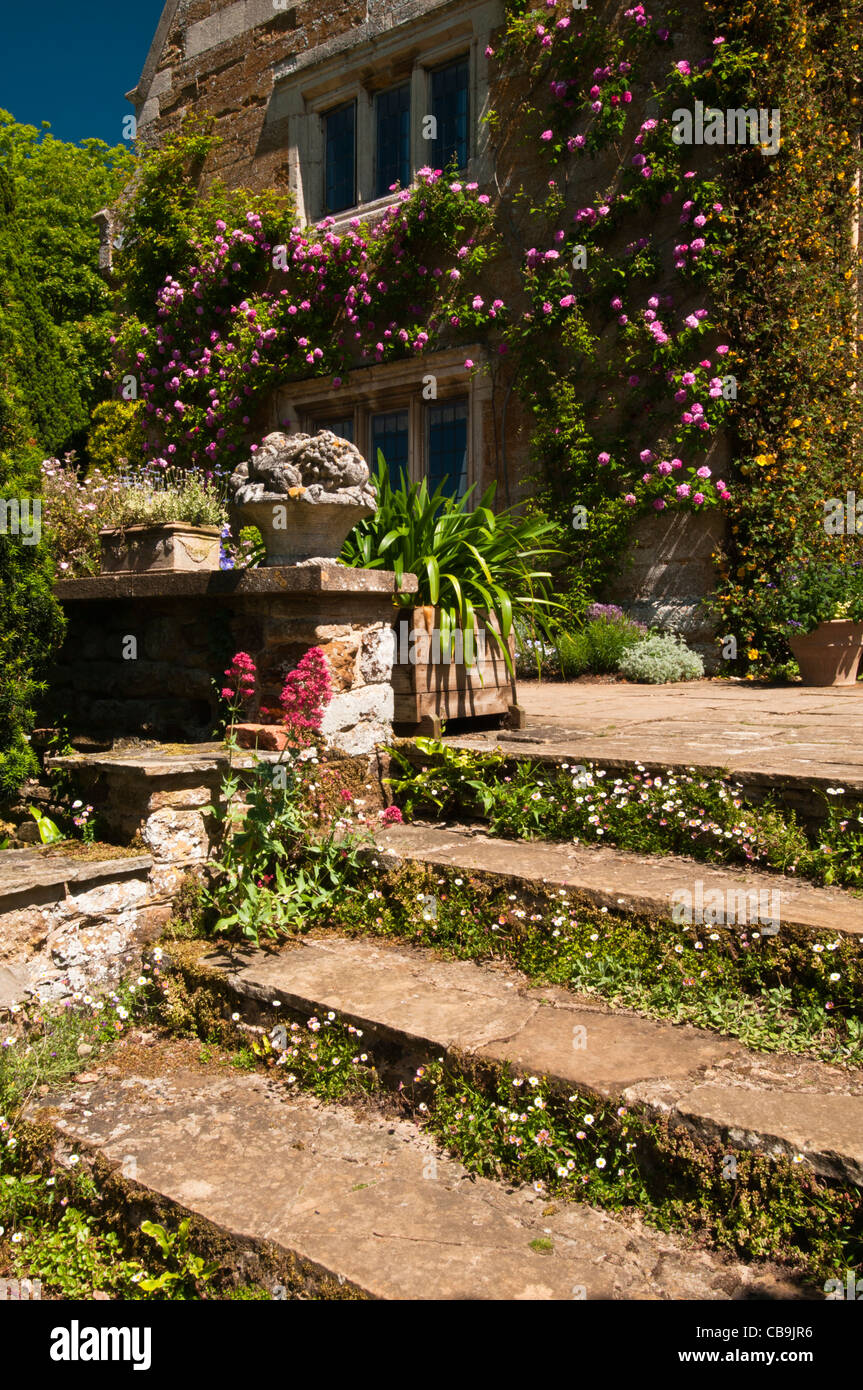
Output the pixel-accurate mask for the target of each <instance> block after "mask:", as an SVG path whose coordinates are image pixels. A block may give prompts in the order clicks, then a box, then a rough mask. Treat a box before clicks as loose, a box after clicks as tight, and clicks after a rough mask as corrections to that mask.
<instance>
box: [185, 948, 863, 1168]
mask: <svg viewBox="0 0 863 1390" xmlns="http://www.w3.org/2000/svg"><path fill="white" fill-rule="evenodd" d="M198 964H199V966H200V968H201V969H202V970H203V971H204V972H205V975H204V978H205V979H206V972H209V974H210V981H211V985H212V986H213V988H214V990H215V992H216V993H217V994H218V995H221V996H222V998H224V996H225V991H226V990H227V993H228V995H229V996H230V997H231V998H232V1000H233V1001H234V1002H233V1004H232V1005H231V1006H229V1007H234V1008H235V1009H236V1010H237V1011H239V1012H240V1013H241V1015H242V1016H244V1017H245V1018H246V1019H247V1020H249V1021H251V1022H253V1023H255V1024H263V1025H264V1026H265V1027H267V1028H272V1027H273V1025H274V1024H276V1023H277V1022H278V1021H279V1019H280V1018H282V1017H283V1016H284V1014H285V1011H291V1010H293V1011H295V1012H296V1013H297V1014H299V1015H301V1016H305V1017H308V1016H310V1015H313V1014H316V1015H319V1016H320V1015H322V1014H324V1013H326V1012H328V1011H330V1010H331V1011H333V1012H335V1013H336V1014H337V1015H338V1016H339V1017H340V1018H342V1019H344V1020H346V1021H347V1022H350V1023H353V1024H354V1025H356V1026H359V1027H361V1028H362V1029H363V1032H364V1034H368V1036H369V1039H370V1040H373V1039H382V1040H383V1041H384V1042H385V1043H389V1044H395V1045H396V1046H397V1048H399V1049H401V1050H402V1051H403V1052H404V1053H406V1054H408V1055H409V1056H411V1057H414V1056H416V1055H422V1056H423V1057H440V1056H448V1057H449V1058H450V1060H451V1062H452V1064H453V1065H454V1066H456V1067H458V1065H459V1061H458V1059H459V1055H460V1054H467V1055H468V1056H469V1057H472V1058H479V1059H485V1060H488V1061H491V1062H493V1063H508V1064H510V1065H511V1066H512V1067H513V1068H514V1069H515V1070H516V1071H517V1072H519V1073H521V1074H523V1075H532V1074H535V1075H537V1076H547V1077H548V1078H549V1080H550V1081H551V1082H552V1084H553V1085H555V1086H556V1087H558V1088H560V1089H562V1090H564V1091H574V1090H578V1091H580V1092H582V1093H585V1092H586V1093H590V1094H592V1095H596V1096H599V1097H602V1098H606V1099H612V1100H614V1101H615V1102H616V1103H618V1104H625V1105H627V1106H628V1107H631V1108H638V1109H639V1110H641V1111H642V1112H644V1113H646V1114H648V1115H652V1116H664V1117H667V1118H668V1120H669V1121H670V1122H671V1123H672V1124H673V1125H675V1126H682V1127H684V1128H685V1129H686V1130H687V1131H689V1132H690V1133H691V1134H692V1135H694V1136H695V1137H696V1138H697V1139H698V1140H699V1141H702V1142H705V1143H709V1142H711V1141H713V1140H717V1139H718V1140H719V1141H720V1143H722V1144H723V1145H726V1146H730V1147H732V1148H736V1149H748V1150H753V1151H755V1152H757V1153H760V1154H762V1155H765V1156H767V1157H771V1158H777V1157H782V1156H785V1157H791V1158H794V1157H796V1156H798V1155H802V1161H803V1162H804V1163H805V1165H807V1166H808V1167H809V1168H811V1169H812V1170H813V1171H814V1172H815V1173H817V1174H818V1175H819V1176H820V1177H822V1178H826V1179H830V1180H833V1181H837V1182H841V1183H844V1184H853V1185H863V1072H857V1071H850V1070H846V1069H844V1068H839V1067H831V1066H828V1065H826V1064H824V1063H822V1062H818V1061H815V1060H812V1059H809V1058H804V1057H798V1056H790V1055H784V1054H765V1053H756V1052H751V1051H749V1050H748V1049H747V1048H745V1047H743V1046H742V1045H741V1044H740V1043H738V1042H736V1041H735V1040H734V1039H731V1038H727V1037H723V1036H721V1035H719V1034H717V1033H712V1032H709V1031H707V1030H704V1029H698V1028H694V1027H691V1026H689V1025H675V1024H670V1023H665V1022H658V1021H656V1020H653V1019H647V1018H642V1017H640V1016H638V1015H635V1014H632V1013H628V1012H622V1011H615V1010H612V1009H610V1008H607V1007H604V1006H603V1005H602V1004H601V1003H598V1002H597V1001H596V1000H593V999H585V998H580V997H578V996H577V995H574V994H571V993H570V992H569V991H567V990H564V989H560V988H556V987H537V986H534V985H531V984H530V983H529V982H528V981H527V980H526V979H525V978H524V977H523V976H521V975H520V974H518V973H517V972H516V971H513V970H509V969H504V968H495V967H491V966H488V965H475V964H473V963H472V962H465V961H450V960H442V959H440V958H438V957H437V956H436V955H435V954H434V953H433V952H431V951H428V950H424V949H421V948H418V947H404V946H396V945H393V944H391V943H389V942H379V941H370V940H367V939H364V938H360V939H346V938H343V937H339V936H336V935H335V934H333V933H327V932H321V933H314V934H312V935H311V936H309V937H305V938H303V939H302V941H301V942H299V943H297V944H292V945H291V946H289V947H287V948H284V949H282V950H279V951H254V952H250V953H235V954H227V955H226V954H220V953H216V954H207V953H206V951H205V952H204V953H203V954H202V957H201V959H200V961H199V962H198ZM181 968H182V967H181ZM194 979H195V982H196V984H199V983H200V982H201V977H200V975H199V973H198V971H197V969H196V970H195V972H194ZM276 1000H278V1001H279V1003H280V1006H281V1007H280V1008H279V1009H275V1008H273V1007H272V1005H273V1001H276ZM371 1046H372V1048H373V1047H374V1043H373V1041H372V1042H371Z"/></svg>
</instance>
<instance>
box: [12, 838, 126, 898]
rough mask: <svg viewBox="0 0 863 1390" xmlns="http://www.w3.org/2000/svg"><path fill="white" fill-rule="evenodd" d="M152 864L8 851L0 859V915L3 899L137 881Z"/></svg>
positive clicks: (32, 851)
mask: <svg viewBox="0 0 863 1390" xmlns="http://www.w3.org/2000/svg"><path fill="white" fill-rule="evenodd" d="M152 864H153V860H152V857H151V856H150V855H149V854H135V855H119V854H118V855H117V856H116V857H114V858H110V859H99V860H92V859H91V860H88V859H78V858H76V857H73V856H71V855H59V854H58V855H56V856H55V855H46V854H45V853H43V852H40V851H39V850H38V849H10V850H4V852H3V854H2V855H0V912H2V911H5V910H7V909H6V908H4V906H3V900H4V899H6V898H18V897H20V896H21V894H23V893H29V892H31V891H32V890H34V889H37V888H54V887H56V888H59V889H60V890H61V893H60V896H61V897H62V896H63V892H62V889H63V885H64V884H71V883H74V884H75V885H76V886H78V887H82V886H83V885H84V884H96V883H104V882H105V881H106V880H109V881H110V880H114V879H120V878H129V877H133V878H134V877H137V876H138V875H140V874H142V873H144V874H145V873H147V872H148V871H149V869H150V868H151V867H152Z"/></svg>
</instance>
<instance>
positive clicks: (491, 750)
mask: <svg viewBox="0 0 863 1390" xmlns="http://www.w3.org/2000/svg"><path fill="white" fill-rule="evenodd" d="M560 734H561V739H562V738H563V737H564V736H566V734H567V731H566V730H560ZM569 737H570V739H571V742H572V743H573V744H574V743H576V741H577V740H578V738H579V737H583V738H584V739H585V740H587V739H589V738H593V737H594V736H593V735H592V734H591V735H587V734H584V735H580V734H579V732H578V731H577V730H574V731H573V732H572V733H571V735H569ZM611 741H612V736H609V742H611ZM393 742H394V744H395V746H397V747H398V749H399V751H400V752H401V753H403V754H405V755H406V756H408V757H409V758H411V759H412V760H413V761H415V762H416V764H417V765H418V766H419V765H421V764H423V763H425V764H428V763H429V762H430V761H431V759H432V758H433V757H434V756H435V755H434V754H429V753H423V752H421V750H420V749H418V748H417V747H416V740H415V739H414V738H404V739H396V740H394V741H393ZM443 742H444V746H445V747H446V748H452V749H457V750H458V751H460V752H463V753H475V754H476V755H477V756H483V755H485V756H492V757H501V758H502V759H503V760H504V762H513V763H516V762H536V763H540V764H542V765H543V766H545V767H549V768H552V767H560V765H561V764H562V763H568V764H570V765H572V764H575V765H576V766H578V765H580V764H581V765H585V766H586V765H588V764H590V763H592V764H593V765H594V766H599V767H603V768H606V769H607V770H608V771H611V772H614V773H616V774H622V773H628V772H631V771H633V770H635V769H638V768H643V769H644V770H645V771H646V772H647V773H648V774H649V775H650V776H653V775H655V774H656V773H659V774H662V773H664V772H671V773H674V774H675V776H679V775H682V774H684V773H687V772H695V773H697V774H699V775H700V776H703V777H709V778H711V779H715V780H718V779H722V780H728V781H730V782H738V783H740V785H741V786H742V787H743V794H744V798H746V797H747V795H748V794H754V795H753V797H752V799H753V801H754V802H756V803H757V802H759V801H761V800H763V799H764V798H765V797H766V796H767V795H768V794H769V793H770V792H771V791H772V792H776V793H777V794H780V795H781V794H782V793H785V792H787V793H789V794H790V796H791V797H793V796H794V795H795V794H796V795H798V796H802V797H807V796H811V795H812V794H813V793H816V794H817V793H820V792H822V791H826V788H827V787H829V786H835V785H836V780H835V778H836V774H834V775H833V776H832V777H828V776H820V775H819V774H818V773H814V772H813V773H811V774H803V773H797V772H768V771H765V770H764V769H763V768H734V769H729V768H728V767H727V766H726V765H725V764H724V763H722V762H719V761H717V762H713V761H709V762H706V761H703V760H699V761H696V762H685V761H683V760H682V759H677V758H670V759H664V760H661V761H657V759H656V758H651V757H649V756H647V757H643V758H642V757H638V758H636V757H627V756H620V755H618V754H614V753H611V752H609V753H597V752H591V753H584V754H580V753H578V751H577V750H575V749H573V748H570V749H569V750H568V751H566V752H564V751H563V750H559V751H557V752H555V751H554V750H553V749H551V748H548V747H546V746H545V745H544V744H543V743H536V744H531V743H530V742H529V741H528V740H527V739H525V738H524V737H519V739H518V742H517V743H516V741H515V740H512V742H510V741H509V740H505V741H504V742H502V743H498V744H491V743H482V744H479V743H476V742H475V741H473V739H472V738H471V736H469V735H465V736H459V735H457V734H454V735H452V736H450V737H448V738H445V739H444V740H443ZM519 745H521V746H519ZM386 775H387V776H391V775H392V772H391V771H390V772H388V773H387V774H386ZM842 786H843V788H844V790H845V791H846V793H847V794H848V795H849V796H851V797H853V798H854V799H855V800H863V779H861V778H859V777H853V776H848V777H847V778H844V779H843V780H842Z"/></svg>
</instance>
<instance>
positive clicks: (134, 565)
mask: <svg viewBox="0 0 863 1390" xmlns="http://www.w3.org/2000/svg"><path fill="white" fill-rule="evenodd" d="M99 540H100V542H101V546H102V554H101V559H100V565H99V567H100V570H101V572H102V574H148V573H154V572H155V573H159V572H164V571H165V570H169V571H176V570H180V571H184V572H188V571H190V570H192V571H194V570H217V569H218V568H219V558H220V553H221V549H220V531H219V528H218V526H187V525H186V524H185V523H184V522H179V521H168V522H164V523H163V524H162V525H160V526H127V527H126V528H125V530H122V531H119V530H118V531H100V532H99Z"/></svg>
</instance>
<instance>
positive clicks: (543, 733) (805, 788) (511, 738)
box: [399, 723, 863, 823]
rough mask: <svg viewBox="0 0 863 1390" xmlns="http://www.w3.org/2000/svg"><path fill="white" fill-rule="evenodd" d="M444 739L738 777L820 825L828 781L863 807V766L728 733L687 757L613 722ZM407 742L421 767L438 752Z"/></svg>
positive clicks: (516, 754)
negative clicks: (761, 745) (771, 751)
mask: <svg viewBox="0 0 863 1390" xmlns="http://www.w3.org/2000/svg"><path fill="white" fill-rule="evenodd" d="M444 741H445V744H446V746H447V747H448V748H454V749H462V750H463V751H466V752H471V753H477V754H486V755H487V754H497V755H499V756H502V757H504V758H505V759H506V760H507V761H508V762H512V763H517V762H532V763H539V764H541V765H542V766H543V767H546V768H549V769H551V768H560V767H562V766H563V765H564V764H566V765H568V766H570V767H571V766H573V765H576V766H579V765H583V766H586V767H589V766H591V765H593V766H595V767H601V768H604V769H605V770H606V772H607V773H608V774H609V776H610V777H624V778H629V777H632V776H633V775H634V774H635V772H636V771H646V772H647V774H648V775H649V776H651V777H652V776H656V775H664V774H667V773H673V774H674V775H675V776H683V775H685V774H686V773H690V774H691V773H693V772H694V773H697V774H698V775H699V776H702V777H705V778H710V779H716V778H727V777H730V778H731V779H732V780H733V781H735V782H737V783H739V784H740V786H741V788H742V795H743V799H744V801H746V802H748V803H750V804H751V805H756V806H757V805H760V804H761V803H762V802H764V801H766V800H767V799H768V798H772V799H774V800H775V801H776V802H777V803H778V804H779V805H780V806H782V807H783V808H784V809H785V810H786V811H793V812H795V813H796V814H797V816H798V817H799V818H800V820H801V821H803V822H804V823H817V822H818V821H819V820H822V819H823V818H824V813H825V805H826V797H827V788H828V787H836V786H840V787H842V789H843V791H844V793H845V799H846V801H849V802H851V803H854V804H856V805H857V806H858V807H859V805H861V804H863V774H861V771H860V769H859V768H857V767H856V766H849V765H848V763H847V762H843V761H841V760H840V758H839V757H838V756H836V755H835V754H834V756H833V757H832V758H831V759H829V760H821V761H819V760H818V759H817V757H816V756H815V755H817V753H818V751H819V750H818V748H817V747H813V748H808V749H800V750H799V752H798V756H796V757H792V756H791V755H790V754H789V752H788V750H787V749H781V750H779V751H778V752H777V754H776V757H775V758H770V757H769V756H766V755H764V754H763V753H762V755H761V756H760V757H755V756H749V757H748V756H746V755H745V754H743V755H742V754H741V753H740V750H734V752H733V754H732V753H731V752H730V750H729V749H728V745H727V744H725V743H724V742H723V741H722V739H721V738H720V739H716V740H714V739H712V738H711V739H710V740H709V743H708V746H709V747H710V748H711V749H715V750H716V752H715V754H714V755H711V753H706V752H705V739H704V737H703V734H702V738H701V739H700V740H699V744H698V747H697V748H694V747H693V748H692V749H691V750H690V749H687V750H686V754H687V756H685V757H681V748H680V746H679V743H677V742H671V741H669V742H668V743H667V745H664V744H663V742H662V740H661V739H658V738H656V737H653V738H650V739H645V738H643V737H642V736H640V735H639V733H638V731H636V730H621V729H619V728H615V727H613V726H612V727H611V728H610V729H609V730H608V731H607V732H605V733H599V732H598V731H597V730H595V729H593V728H585V729H577V728H573V729H563V728H560V727H558V726H556V725H550V726H542V725H535V724H533V723H531V725H530V727H528V728H526V729H502V730H489V731H486V732H482V731H477V732H474V733H469V734H456V735H452V736H448V737H446V738H445V740H444ZM399 748H400V751H401V752H403V753H406V754H408V756H410V757H412V758H413V759H414V761H415V762H416V763H417V765H421V764H424V763H425V764H427V763H428V762H429V761H430V755H428V754H423V753H421V752H420V750H419V749H417V748H416V747H415V745H414V743H413V740H401V741H400V743H399ZM412 748H413V751H411V749H412ZM807 753H808V754H809V756H806V754H807Z"/></svg>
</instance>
